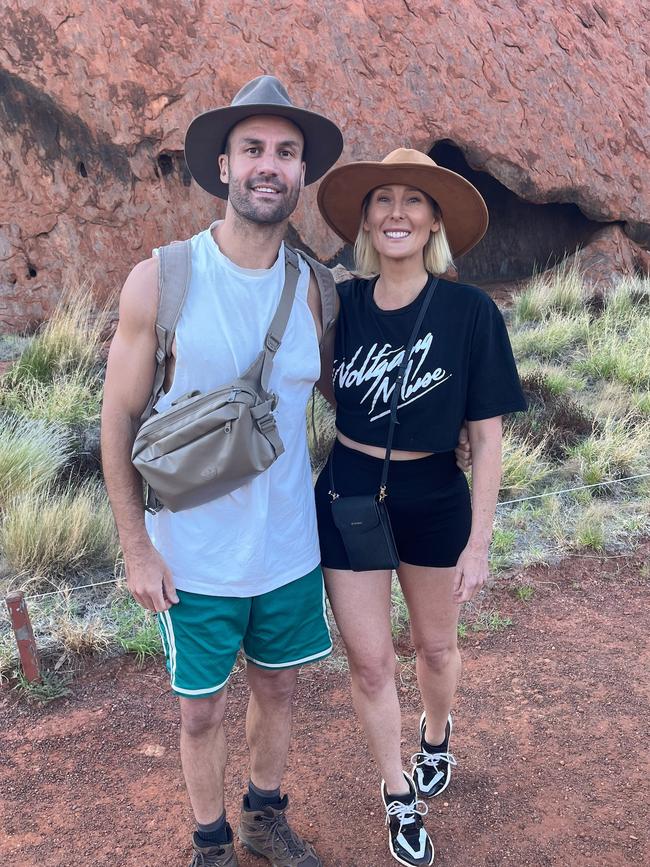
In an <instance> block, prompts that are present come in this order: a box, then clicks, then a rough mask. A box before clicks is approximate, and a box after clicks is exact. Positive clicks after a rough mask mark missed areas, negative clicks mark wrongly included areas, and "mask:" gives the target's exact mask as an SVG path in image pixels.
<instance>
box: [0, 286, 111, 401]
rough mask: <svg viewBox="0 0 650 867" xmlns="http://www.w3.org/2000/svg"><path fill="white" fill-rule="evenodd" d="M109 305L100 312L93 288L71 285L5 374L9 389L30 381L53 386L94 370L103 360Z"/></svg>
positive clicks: (6, 384)
mask: <svg viewBox="0 0 650 867" xmlns="http://www.w3.org/2000/svg"><path fill="white" fill-rule="evenodd" d="M108 314H109V308H108V307H104V308H103V309H101V310H99V311H97V309H96V307H95V302H94V298H93V295H92V292H91V287H90V285H89V284H88V283H85V282H78V283H73V284H71V285H70V286H69V287H67V288H66V289H65V290H64V292H63V293H62V296H61V300H60V301H59V303H58V304H57V306H56V309H55V310H54V313H53V314H52V317H51V318H50V319H49V320H48V322H47V323H46V324H45V326H44V327H43V328H42V330H41V331H40V332H39V333H38V334H37V335H36V336H35V337H34V338H33V340H32V341H31V342H30V343H29V344H28V345H27V347H26V348H25V349H24V350H23V352H22V354H21V356H20V358H19V359H18V361H17V362H16V363H15V364H14V365H13V366H12V367H11V369H10V370H9V372H8V374H7V375H6V377H5V386H6V388H8V389H11V388H13V389H15V388H19V387H20V386H21V385H23V384H24V383H26V382H33V381H36V382H39V383H42V384H43V385H51V384H52V383H53V382H54V381H55V380H56V379H57V378H61V377H67V376H70V375H75V376H80V375H83V374H85V373H90V372H91V371H93V370H94V369H95V368H96V366H97V364H98V361H99V356H100V349H101V345H102V337H103V333H104V331H105V330H106V325H107V321H108Z"/></svg>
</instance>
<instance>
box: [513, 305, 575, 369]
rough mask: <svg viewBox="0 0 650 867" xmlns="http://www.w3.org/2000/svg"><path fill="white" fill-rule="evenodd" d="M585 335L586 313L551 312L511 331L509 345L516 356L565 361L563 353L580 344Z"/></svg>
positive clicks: (519, 357)
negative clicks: (540, 320) (539, 320)
mask: <svg viewBox="0 0 650 867" xmlns="http://www.w3.org/2000/svg"><path fill="white" fill-rule="evenodd" d="M588 335H589V316H588V314H587V313H584V312H582V313H580V312H579V313H571V314H570V315H568V316H565V315H563V314H561V313H552V314H551V315H550V316H549V317H548V319H545V320H544V321H542V322H539V323H538V324H536V325H533V326H531V327H529V328H522V329H521V330H520V331H516V332H515V333H514V334H513V335H512V348H513V350H514V353H515V356H516V357H517V358H518V359H524V358H537V359H539V360H541V361H556V362H559V361H566V359H567V356H568V355H570V353H571V352H572V351H574V350H576V349H577V348H579V347H581V346H583V345H584V344H585V342H586V340H587V337H588Z"/></svg>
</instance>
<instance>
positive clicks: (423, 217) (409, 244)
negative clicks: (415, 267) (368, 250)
mask: <svg viewBox="0 0 650 867" xmlns="http://www.w3.org/2000/svg"><path fill="white" fill-rule="evenodd" d="M363 228H364V230H365V231H366V232H368V233H369V235H370V241H371V243H372V246H373V247H374V248H375V250H376V251H377V253H378V254H379V256H380V257H387V258H389V259H409V258H412V257H414V256H419V257H420V258H421V257H422V251H423V250H424V247H425V245H426V243H427V241H428V240H429V236H430V234H431V232H437V231H438V229H439V228H440V221H439V219H438V218H437V216H436V214H435V211H434V207H433V204H432V201H431V199H430V198H429V196H427V195H426V194H425V193H423V192H422V190H418V189H415V188H412V187H406V186H404V185H402V184H389V185H388V186H385V187H377V188H376V189H374V190H373V191H372V192H371V194H370V199H369V201H368V206H367V208H366V214H365V218H364V221H363Z"/></svg>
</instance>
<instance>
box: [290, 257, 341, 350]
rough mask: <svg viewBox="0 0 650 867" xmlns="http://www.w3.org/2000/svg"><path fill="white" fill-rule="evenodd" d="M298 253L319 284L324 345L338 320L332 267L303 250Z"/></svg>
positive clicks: (321, 342)
mask: <svg viewBox="0 0 650 867" xmlns="http://www.w3.org/2000/svg"><path fill="white" fill-rule="evenodd" d="M298 255H299V256H300V257H301V258H302V259H304V260H305V262H306V263H307V264H308V265H309V268H310V269H311V272H312V274H313V275H314V277H315V278H316V285H317V286H318V293H319V295H320V307H321V314H322V317H323V333H322V334H321V338H320V345H321V346H322V344H323V340H324V339H325V335H326V334H327V332H328V331H329V330H330V328H331V327H332V326H333V325H334V323H335V322H336V314H337V304H336V301H337V297H336V282H335V280H334V275H333V274H332V272H331V271H330V269H329V268H328V267H327V266H326V265H323V264H322V262H319V261H318V260H317V259H313V258H312V257H311V256H308V255H307V254H306V253H303V251H302V250H300V251H299V253H298Z"/></svg>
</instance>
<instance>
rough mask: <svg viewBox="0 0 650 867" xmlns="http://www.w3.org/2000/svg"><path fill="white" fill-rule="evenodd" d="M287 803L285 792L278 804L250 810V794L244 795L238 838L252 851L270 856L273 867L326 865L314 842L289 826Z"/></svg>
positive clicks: (255, 853)
mask: <svg viewBox="0 0 650 867" xmlns="http://www.w3.org/2000/svg"><path fill="white" fill-rule="evenodd" d="M288 804H289V798H288V796H287V795H285V796H284V798H282V800H281V801H280V803H279V805H278V806H277V807H265V808H264V809H263V810H251V809H250V804H249V801H248V795H244V803H243V807H242V811H241V820H240V825H239V839H240V840H241V842H242V843H243V844H244V846H245V847H246V849H248V851H249V852H252V853H253V855H260V856H262V857H263V858H268V860H269V861H270V862H271V867H323V863H322V861H321V860H320V858H319V857H318V855H317V854H316V852H315V851H314V847H313V846H312V845H311V843H307V842H306V841H305V840H303V839H302V838H301V837H299V836H298V834H296V832H295V831H293V830H292V829H291V828H290V827H289V823H288V822H287V817H286V809H287V806H288Z"/></svg>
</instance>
